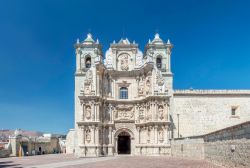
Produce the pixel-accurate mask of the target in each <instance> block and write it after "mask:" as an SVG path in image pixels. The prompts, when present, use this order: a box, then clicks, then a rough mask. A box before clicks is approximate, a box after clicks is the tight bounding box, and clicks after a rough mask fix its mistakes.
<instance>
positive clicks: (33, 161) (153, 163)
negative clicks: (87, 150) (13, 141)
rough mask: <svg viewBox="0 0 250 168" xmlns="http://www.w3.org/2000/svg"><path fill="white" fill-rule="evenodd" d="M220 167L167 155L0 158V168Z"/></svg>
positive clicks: (55, 155) (61, 155)
mask: <svg viewBox="0 0 250 168" xmlns="http://www.w3.org/2000/svg"><path fill="white" fill-rule="evenodd" d="M58 167H62V168H222V167H220V166H216V165H213V164H211V163H209V162H207V161H204V160H190V159H183V158H174V157H168V156H126V155H125V156H115V157H99V158H76V157H74V156H73V155H67V154H53V155H38V156H29V157H21V158H18V157H12V158H1V159H0V168H58Z"/></svg>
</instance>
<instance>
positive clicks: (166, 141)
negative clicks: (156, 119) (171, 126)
mask: <svg viewBox="0 0 250 168" xmlns="http://www.w3.org/2000/svg"><path fill="white" fill-rule="evenodd" d="M163 128H164V144H167V143H168V126H164V127H163Z"/></svg>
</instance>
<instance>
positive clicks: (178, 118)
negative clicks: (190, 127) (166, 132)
mask: <svg viewBox="0 0 250 168" xmlns="http://www.w3.org/2000/svg"><path fill="white" fill-rule="evenodd" d="M179 116H180V114H177V119H178V138H180V132H179V131H180V130H179V129H180V127H179Z"/></svg>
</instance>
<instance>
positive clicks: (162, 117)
mask: <svg viewBox="0 0 250 168" xmlns="http://www.w3.org/2000/svg"><path fill="white" fill-rule="evenodd" d="M158 111H159V118H160V119H161V120H163V119H164V109H163V106H159V108H158Z"/></svg>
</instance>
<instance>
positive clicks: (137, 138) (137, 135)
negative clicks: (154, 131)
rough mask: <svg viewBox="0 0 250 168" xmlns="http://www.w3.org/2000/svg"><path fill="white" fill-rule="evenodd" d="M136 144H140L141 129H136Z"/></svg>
mask: <svg viewBox="0 0 250 168" xmlns="http://www.w3.org/2000/svg"><path fill="white" fill-rule="evenodd" d="M136 130H137V132H136V144H140V127H136Z"/></svg>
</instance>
